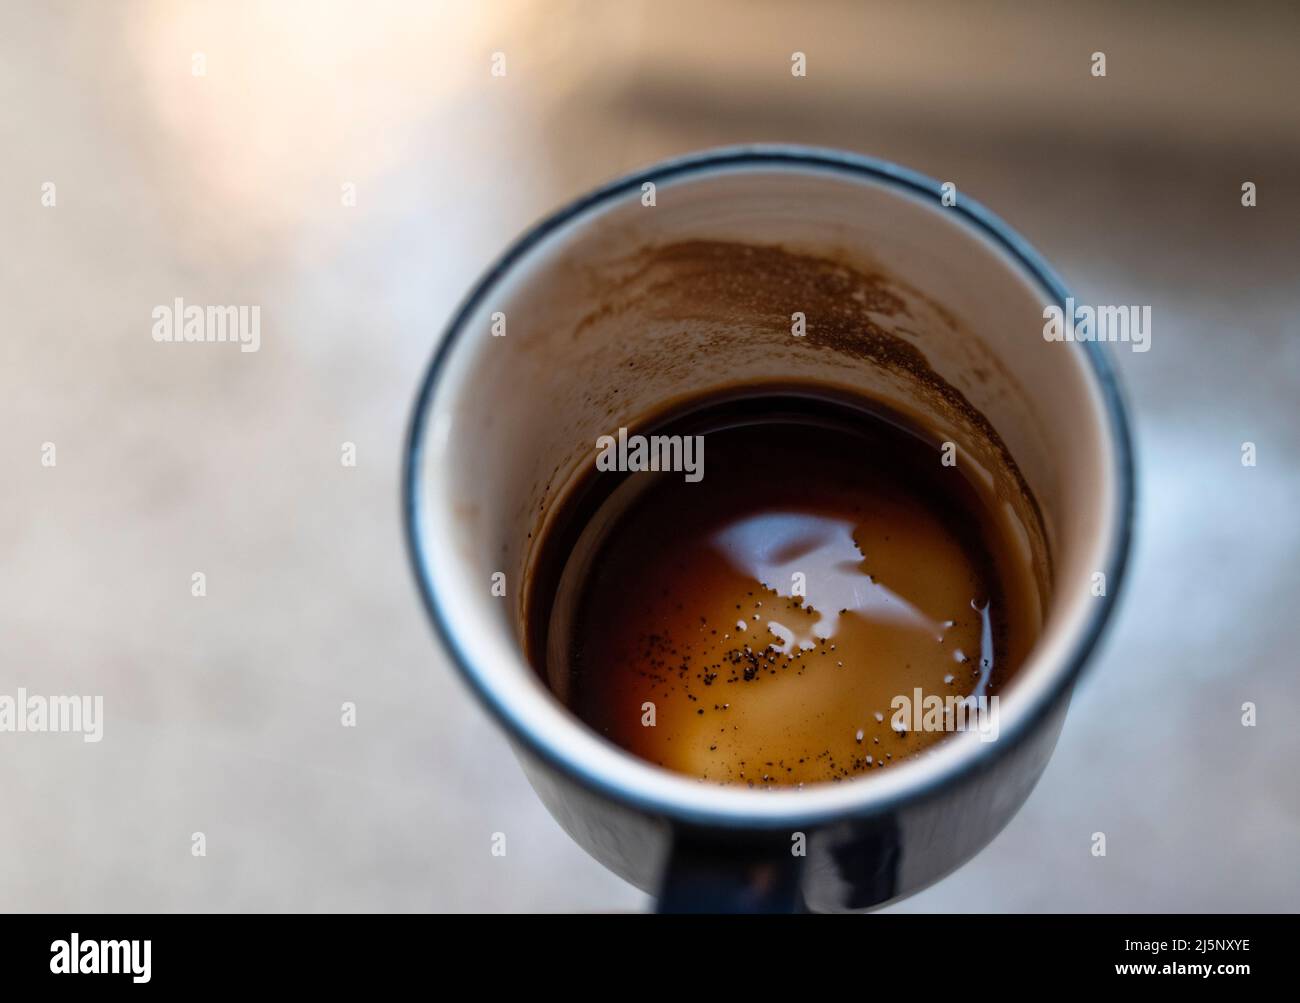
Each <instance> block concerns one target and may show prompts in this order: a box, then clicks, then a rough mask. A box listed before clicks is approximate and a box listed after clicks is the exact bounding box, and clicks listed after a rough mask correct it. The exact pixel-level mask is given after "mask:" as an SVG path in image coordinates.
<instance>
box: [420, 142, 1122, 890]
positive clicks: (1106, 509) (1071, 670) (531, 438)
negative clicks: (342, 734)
mask: <svg viewBox="0 0 1300 1003" xmlns="http://www.w3.org/2000/svg"><path fill="white" fill-rule="evenodd" d="M689 241H710V242H716V243H717V244H718V245H719V246H724V247H725V246H736V247H737V248H740V247H743V246H745V245H754V244H761V245H779V246H781V247H784V248H793V249H797V250H799V251H801V252H806V253H813V254H819V255H822V256H824V257H829V258H833V259H835V260H843V261H845V262H851V263H852V267H854V268H857V269H861V270H866V271H869V272H870V273H871V274H872V275H873V276H874V277H875V278H876V280H878V281H882V282H886V283H888V284H889V287H890V288H891V289H893V290H894V291H895V292H894V294H893V295H896V297H897V302H898V304H901V309H896V310H894V311H892V315H891V316H888V317H886V316H881V317H880V318H879V323H880V325H881V326H882V328H883V329H885V330H887V331H888V332H889V334H890V337H894V338H897V339H900V341H901V342H903V343H906V344H908V345H910V346H912V347H913V348H915V349H916V350H917V352H919V353H920V355H921V356H923V357H924V360H925V362H926V363H928V366H929V368H930V370H932V371H933V373H935V374H937V375H938V377H939V378H941V380H943V381H945V382H946V384H947V385H948V386H949V387H951V388H953V389H954V390H955V391H956V393H957V394H958V395H959V397H960V398H962V399H964V400H965V401H967V402H969V405H970V409H971V413H975V414H978V415H980V416H982V418H983V419H986V420H987V424H988V425H989V426H991V427H992V428H993V429H994V430H995V431H996V433H997V436H998V437H1000V441H1001V443H1003V444H1005V450H1007V451H1009V453H1010V455H1011V457H1013V458H1014V461H1015V465H1016V466H1017V467H1018V468H1019V471H1020V474H1021V475H1023V481H1024V483H1025V484H1026V485H1027V487H1028V489H1029V494H1030V496H1031V498H1032V503H1033V504H1034V505H1036V508H1037V512H1038V514H1039V516H1040V517H1041V518H1040V519H1039V520H1038V524H1040V525H1041V528H1042V538H1041V539H1039V540H1030V539H1026V540H1025V541H1023V542H1024V546H1025V547H1026V548H1027V550H1028V551H1029V552H1031V554H1032V556H1034V557H1035V558H1036V559H1038V560H1039V562H1040V566H1043V567H1050V572H1049V578H1050V580H1049V581H1048V582H1047V587H1046V588H1045V590H1044V592H1043V608H1042V610H1041V611H1040V612H1041V616H1042V624H1043V626H1042V631H1041V634H1040V636H1039V638H1038V640H1037V643H1036V644H1035V645H1034V647H1033V650H1032V651H1031V653H1030V655H1029V657H1028V659H1027V661H1026V663H1025V664H1024V665H1023V666H1022V667H1021V668H1020V670H1019V672H1018V674H1017V676H1016V678H1015V680H1014V684H1013V685H1012V686H1010V687H1009V689H1008V690H1007V692H1006V693H1005V694H1003V697H1002V701H1001V708H1000V728H999V734H998V737H997V740H996V741H993V742H986V741H981V740H980V739H979V737H978V736H977V735H975V734H973V733H965V734H954V735H952V736H950V737H948V738H946V739H945V740H944V741H942V742H940V743H938V744H937V745H935V746H934V747H933V748H932V750H930V751H927V753H926V754H925V755H922V756H918V757H916V758H914V759H912V760H909V761H907V762H904V763H900V764H898V765H896V766H895V767H893V768H891V769H889V770H886V771H882V772H880V773H879V774H876V775H872V776H870V777H869V778H863V779H857V780H850V781H847V782H843V783H827V784H817V785H811V786H808V787H805V788H802V789H780V790H768V789H746V788H735V787H728V786H719V785H713V784H705V783H701V782H699V781H697V780H694V779H691V778H688V777H685V776H682V775H678V774H674V773H670V772H668V771H666V770H664V769H661V768H659V767H657V766H655V765H653V764H651V763H648V762H645V761H643V760H640V759H638V758H636V757H635V756H633V755H631V754H630V753H628V752H626V751H624V750H623V749H621V748H619V747H617V746H615V745H613V744H611V743H609V742H608V741H606V740H605V739H603V738H602V737H600V736H599V735H598V734H596V733H595V732H594V731H592V730H590V729H588V728H587V727H586V726H585V725H584V724H583V723H582V722H580V721H579V720H578V719H577V718H576V717H575V716H574V715H573V714H572V713H570V712H569V710H567V709H566V707H565V706H564V705H563V704H562V703H561V702H560V701H559V700H557V699H556V697H555V696H554V695H553V693H552V692H551V691H550V690H549V689H548V687H547V685H546V682H545V680H544V678H543V677H542V675H541V674H539V673H538V672H537V671H535V669H534V668H533V667H532V666H531V665H530V664H529V663H528V660H527V658H526V657H525V642H524V637H525V624H524V619H525V609H524V597H525V596H526V595H527V584H528V581H529V577H528V576H529V574H530V569H531V565H530V561H531V560H532V559H533V558H534V557H535V547H536V542H537V540H538V539H539V537H540V536H541V534H542V532H543V530H544V528H545V527H546V525H547V518H548V515H549V514H550V513H551V512H552V511H553V509H554V507H555V504H556V501H557V499H558V498H560V497H561V496H562V495H563V492H564V489H565V487H566V485H569V484H571V483H573V482H574V480H575V479H576V478H577V477H578V476H579V474H580V473H581V471H582V470H584V469H585V468H587V467H589V466H590V464H591V463H592V461H593V455H594V453H593V444H594V443H595V442H596V441H597V439H598V438H599V437H600V436H601V435H604V434H607V433H609V432H610V430H611V429H616V428H618V427H619V426H629V427H630V426H634V425H635V424H636V421H637V419H638V417H639V416H641V415H644V414H646V413H649V412H651V411H654V410H656V409H658V408H660V407H662V405H664V404H665V403H666V402H668V401H670V400H676V399H690V398H691V397H693V396H697V395H707V394H710V393H713V392H716V391H717V390H718V389H719V388H723V387H735V386H748V385H752V386H762V385H763V384H764V383H765V382H781V383H785V384H788V383H790V382H791V381H795V382H797V383H799V384H801V385H807V386H825V387H834V388H839V389H841V390H847V391H850V392H853V393H858V394H862V395H865V396H868V397H871V398H873V399H875V400H878V401H880V402H883V403H885V404H887V405H888V406H889V407H891V408H893V409H895V410H897V411H899V412H900V413H908V412H910V413H914V414H921V415H924V416H925V417H926V418H927V420H929V421H930V422H931V423H935V424H938V425H939V426H941V427H944V428H946V429H947V430H948V435H949V436H950V437H951V438H952V440H953V441H954V442H955V443H956V444H957V445H958V447H959V448H960V449H961V450H962V455H963V456H970V457H972V458H973V460H972V462H973V463H975V465H976V466H977V467H978V466H979V465H980V463H981V461H982V460H988V456H989V452H988V444H987V442H982V441H981V440H980V435H981V433H980V430H979V428H977V427H975V426H976V424H978V423H972V422H969V421H965V420H963V418H962V417H961V415H959V414H936V413H934V411H935V409H936V408H938V407H940V406H941V405H940V404H938V403H936V400H935V398H934V397H933V395H930V394H927V393H926V392H924V388H921V387H918V386H917V385H916V384H915V381H909V379H908V378H907V374H906V372H902V373H900V372H896V371H888V372H886V371H884V370H883V369H882V368H881V367H880V366H878V365H877V364H876V363H875V362H873V361H872V359H871V357H870V355H869V353H865V354H864V353H861V352H855V351H854V350H853V346H852V345H842V346H840V350H837V349H836V347H835V346H822V348H821V349H820V350H816V351H809V350H806V348H805V347H804V346H802V345H798V344H796V341H797V339H796V338H793V337H792V335H791V331H790V322H789V318H790V317H791V316H793V315H794V313H795V312H797V311H798V309H799V307H798V304H797V303H791V304H790V310H789V311H788V312H787V314H786V315H785V316H784V317H783V318H781V320H780V321H779V322H778V321H777V320H776V319H774V320H773V323H772V324H770V325H760V326H758V327H755V326H753V325H749V324H741V323H740V322H739V321H737V323H736V324H734V325H731V324H728V323H727V322H726V321H725V319H724V320H723V321H721V322H719V321H718V320H717V319H716V318H713V319H711V320H709V322H708V323H701V322H694V323H693V322H691V318H684V317H681V316H675V315H674V311H673V308H671V307H670V306H668V305H666V303H665V302H663V301H661V299H659V298H656V297H655V296H654V295H649V296H647V295H644V292H645V289H644V283H642V284H641V285H642V288H641V293H640V294H639V295H638V296H637V297H635V298H633V297H630V296H629V294H628V292H627V290H628V289H629V288H631V287H632V286H634V285H636V284H637V280H638V274H637V268H638V267H639V266H638V265H637V264H636V262H637V261H638V260H639V259H638V258H637V252H639V251H640V250H642V249H644V248H647V247H662V246H667V245H672V244H677V243H680V242H689ZM643 277H644V276H642V278H643ZM664 299H670V298H664ZM1066 299H1067V293H1066V290H1065V288H1064V287H1063V285H1062V283H1061V281H1060V280H1059V279H1058V278H1057V277H1056V275H1055V274H1054V273H1053V272H1052V271H1051V269H1050V268H1049V267H1048V266H1047V264H1046V263H1045V262H1044V261H1043V260H1042V258H1041V257H1040V256H1039V255H1038V254H1037V253H1036V252H1035V251H1034V250H1033V249H1032V248H1030V247H1029V245H1028V244H1027V243H1026V242H1025V241H1024V240H1023V239H1022V238H1021V237H1019V236H1018V235H1017V234H1015V233H1014V232H1013V231H1012V230H1011V229H1010V228H1009V227H1008V226H1007V225H1006V224H1005V223H1003V222H1002V221H1001V220H999V219H998V218H997V217H995V216H994V215H993V214H992V213H990V212H989V211H988V210H986V209H984V208H983V207H981V206H979V205H978V204H977V203H975V202H973V201H972V200H971V199H969V198H968V197H967V196H966V195H965V194H964V193H963V192H959V191H957V190H955V189H954V188H953V187H952V186H950V185H941V184H940V183H939V182H937V181H934V180H931V179H929V178H926V177H923V176H922V175H919V174H917V173H915V172H913V171H909V170H905V169H903V168H900V167H896V166H893V165H891V164H888V163H884V162H882V161H878V160H873V159H869V158H866V157H861V156H857V155H853V154H848V153H841V152H837V151H830V150H819V149H809V148H804V147H790V146H747V147H741V148H731V149H723V150H717V151H712V152H707V153H703V154H699V155H694V156H690V157H686V158H682V159H677V160H672V161H669V162H666V163H663V164H659V165H658V166H655V167H652V168H649V169H646V170H644V171H639V172H637V173H636V174H633V175H630V176H628V177H625V178H623V179H621V180H619V181H615V182H613V183H611V184H609V185H606V186H605V187H603V188H601V189H599V190H598V191H595V192H593V193H592V194H590V195H587V196H585V197H583V198H581V199H579V200H578V201H577V202H575V203H573V204H572V205H570V206H568V207H566V208H564V209H562V210H560V211H559V212H557V213H555V214H554V215H553V216H551V217H549V218H548V219H546V220H544V221H543V222H541V223H539V224H538V225H536V226H535V227H533V228H532V229H531V230H530V231H528V232H527V233H526V234H525V235H524V236H523V237H521V238H520V239H519V240H518V241H516V243H515V244H514V245H513V246H512V247H511V248H510V249H509V250H507V251H506V252H505V254H504V255H503V256H502V257H501V258H500V260H499V261H497V262H496V263H495V264H494V265H493V266H492V267H491V268H490V269H489V270H488V272H487V274H486V275H485V276H484V277H483V278H482V279H481V280H480V281H479V283H478V284H477V285H476V286H475V287H474V289H473V291H472V292H471V293H470V294H469V296H468V298H467V299H466V300H465V302H464V303H463V305H462V306H461V307H460V308H459V309H458V310H457V312H456V315H455V317H454V319H453V320H452V321H451V324H450V326H449V327H448V329H447V331H446V333H445V335H444V337H443V338H442V340H441V342H440V343H439V345H438V347H437V350H436V353H435V355H434V358H433V361H432V363H431V364H430V366H429V369H428V372H427V374H426V375H425V377H424V381H423V385H422V386H421V388H420V391H419V397H418V400H417V402H416V406H415V411H414V414H413V417H412V421H411V426H410V433H409V442H408V449H407V456H406V469H405V481H404V495H405V497H404V508H405V517H406V527H407V534H408V541H409V546H410V552H411V557H412V562H413V566H414V571H415V575H416V579H417V581H418V584H419V588H420V590H421V592H422V594H423V598H424V601H425V605H426V607H427V609H428V612H429V616H430V618H431V619H432V621H433V623H434V626H435V628H436V633H437V636H438V638H439V639H440V641H441V643H442V645H443V646H444V647H445V649H446V652H447V653H448V655H449V656H450V659H451V661H452V662H453V663H454V664H455V665H456V666H457V667H458V669H459V670H460V672H461V673H462V674H463V676H464V677H465V679H466V680H467V681H468V682H469V684H470V686H471V687H472V688H473V690H474V691H475V692H476V693H477V694H478V696H479V698H480V699H481V700H482V701H483V703H484V704H485V706H486V707H487V708H488V709H489V710H490V711H491V712H492V714H493V715H494V716H495V717H496V718H497V720H498V721H499V722H500V724H501V726H502V727H503V728H504V729H505V731H506V734H507V735H508V736H509V738H510V740H511V742H512V743H513V745H514V747H515V750H516V752H517V755H518V757H519V759H520V762H521V763H522V765H523V768H524V770H525V772H526V774H527V775H528V778H529V780H530V782H531V783H532V785H533V787H534V789H535V790H536V791H537V793H538V795H539V796H540V797H541V799H542V800H543V802H544V803H545V804H546V806H547V808H548V809H549V810H550V812H551V814H552V815H553V816H554V817H555V819H556V820H557V821H558V822H559V824H560V825H561V826H562V827H563V828H564V829H565V831H567V832H568V833H569V835H570V836H572V837H573V839H574V840H576V841H577V842H578V843H579V844H580V845H581V846H582V847H583V848H585V849H586V850H587V851H588V852H589V853H590V854H591V855H592V856H594V857H595V858H596V859H597V860H599V861H600V862H601V863H603V864H604V865H605V866H607V867H609V868H610V869H611V870H613V871H614V872H616V873H617V874H619V875H621V876H622V877H623V878H625V879H626V880H628V881H630V882H632V883H633V884H635V885H636V886H638V887H639V888H642V889H644V890H647V891H651V892H654V893H656V894H657V895H658V897H659V906H660V908H661V909H663V910H666V911H683V910H707V911H719V912H728V911H796V910H811V911H842V910H855V909H867V908H872V907H876V906H879V905H881V904H884V903H887V902H889V901H891V900H894V899H897V898H899V897H901V896H904V895H907V894H910V893H912V892H915V891H917V890H919V889H921V888H923V887H925V886H926V885H928V884H930V883H932V882H934V881H936V880H938V879H939V878H942V877H943V876H944V875H946V874H948V873H949V872H951V871H952V870H954V869H955V868H956V867H958V866H960V865H961V864H962V863H964V862H965V861H967V860H968V859H970V858H971V857H972V856H973V855H974V854H975V853H977V852H978V851H979V850H980V849H982V848H983V847H984V846H985V845H986V844H987V843H988V842H989V841H990V840H991V839H992V838H993V837H994V836H995V835H996V834H997V833H998V831H999V830H1000V829H1001V828H1002V827H1003V826H1004V825H1005V824H1006V823H1007V822H1008V821H1009V820H1010V819H1011V817H1012V816H1013V815H1014V814H1015V812H1016V811H1017V809H1018V808H1019V807H1020V805H1021V804H1022V803H1023V802H1024V800H1025V799H1026V797H1028V795H1029V792H1030V791H1031V789H1032V788H1033V786H1034V784H1035V783H1036V782H1037V780H1038V777H1039V776H1040V774H1041V773H1042V771H1043V769H1044V768H1045V767H1046V765H1047V761H1048V759H1049V757H1050V756H1051V753H1052V749H1053V747H1054V746H1055V743H1056V739H1057V737H1058V735H1059V733H1060V730H1061V727H1062V725H1063V723H1064V719H1065V714H1066V709H1067V706H1068V703H1069V698H1070V693H1071V690H1072V687H1073V685H1074V682H1075V680H1076V679H1077V678H1078V676H1079V673H1080V671H1081V670H1082V668H1083V666H1084V664H1085V662H1086V660H1087V658H1088V656H1089V654H1090V652H1091V651H1092V650H1093V648H1094V646H1095V645H1096V643H1097V641H1098V638H1099V637H1100V635H1101V633H1102V630H1103V628H1104V626H1105V624H1106V622H1107V619H1108V617H1109V615H1110V612H1111V609H1112V608H1113V606H1114V603H1115V600H1116V597H1117V594H1118V592H1119V588H1120V584H1121V578H1122V576H1123V571H1124V566H1125V562H1126V558H1127V553H1128V548H1129V535H1130V527H1131V525H1132V510H1133V501H1134V499H1133V491H1134V488H1133V472H1132V457H1131V446H1130V438H1129V431H1128V424H1127V419H1126V416H1125V409H1124V405H1123V402H1122V400H1121V395H1120V392H1119V389H1118V387H1117V385H1116V380H1115V376H1114V374H1113V372H1112V370H1111V367H1110V365H1109V363H1108V362H1107V359H1106V356H1105V353H1104V351H1103V350H1102V348H1101V346H1099V345H1098V344H1096V343H1095V342H1092V341H1059V340H1051V339H1049V338H1048V337H1046V336H1045V327H1044V317H1045V315H1046V313H1047V308H1049V307H1052V306H1060V307H1064V305H1065V303H1066ZM697 320H698V319H697ZM807 323H809V324H815V323H816V318H815V317H810V318H807ZM995 464H996V461H995V460H988V462H986V463H985V464H984V465H985V467H987V468H989V469H986V470H985V471H984V473H985V475H986V476H990V475H991V474H990V470H991V468H992V466H994V465H995Z"/></svg>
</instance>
